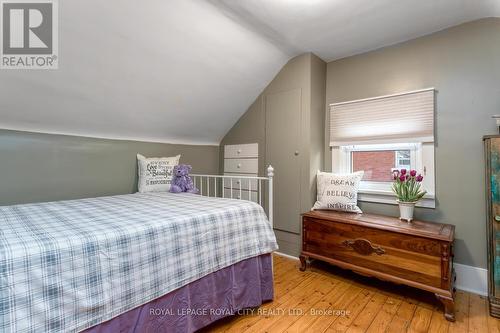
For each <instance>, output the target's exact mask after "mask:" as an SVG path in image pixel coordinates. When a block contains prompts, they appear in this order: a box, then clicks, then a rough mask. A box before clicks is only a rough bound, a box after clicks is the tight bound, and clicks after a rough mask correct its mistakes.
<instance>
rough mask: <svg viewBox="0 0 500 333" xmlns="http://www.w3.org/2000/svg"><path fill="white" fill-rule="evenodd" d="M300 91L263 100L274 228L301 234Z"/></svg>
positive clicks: (274, 95) (268, 96) (271, 95)
mask: <svg viewBox="0 0 500 333" xmlns="http://www.w3.org/2000/svg"><path fill="white" fill-rule="evenodd" d="M301 99H302V97H301V90H300V89H293V90H288V91H284V92H279V93H274V94H269V95H267V96H266V97H265V111H266V164H271V165H272V166H273V167H274V168H275V170H276V172H275V178H274V228H275V229H278V230H283V231H288V232H293V233H296V234H299V233H300V216H299V214H300V213H301V212H300V151H299V146H300V128H301V108H302V107H301V104H302V101H301Z"/></svg>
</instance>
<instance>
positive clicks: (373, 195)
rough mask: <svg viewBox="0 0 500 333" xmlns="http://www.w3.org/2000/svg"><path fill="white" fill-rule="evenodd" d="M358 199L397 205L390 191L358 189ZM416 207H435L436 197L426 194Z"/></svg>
mask: <svg viewBox="0 0 500 333" xmlns="http://www.w3.org/2000/svg"><path fill="white" fill-rule="evenodd" d="M358 200H359V201H362V202H376V203H383V204H389V205H397V204H398V203H397V202H396V196H395V195H394V193H393V192H392V191H377V190H368V189H360V190H359V191H358ZM415 206H416V207H425V208H436V197H435V195H434V194H426V195H425V196H424V197H423V198H422V199H421V200H420V201H419V202H417V204H416V205H415Z"/></svg>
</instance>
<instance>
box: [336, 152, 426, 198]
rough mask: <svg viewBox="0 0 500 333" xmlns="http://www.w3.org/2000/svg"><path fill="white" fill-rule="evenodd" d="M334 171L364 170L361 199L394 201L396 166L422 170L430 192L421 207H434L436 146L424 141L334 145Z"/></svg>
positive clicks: (423, 183)
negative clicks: (393, 179)
mask: <svg viewBox="0 0 500 333" xmlns="http://www.w3.org/2000/svg"><path fill="white" fill-rule="evenodd" d="M332 166H333V167H332V170H333V172H337V173H350V172H355V171H360V170H363V171H364V172H365V174H364V176H363V180H362V181H361V185H360V190H359V192H360V195H359V200H360V201H370V202H382V203H394V195H393V193H392V190H391V186H392V172H393V171H394V170H395V169H408V170H410V169H415V170H417V172H420V173H422V175H423V176H424V181H423V182H422V186H423V187H424V188H425V189H426V190H427V192H428V194H427V195H426V197H424V199H423V200H422V201H421V202H420V203H419V206H424V207H431V208H434V207H435V203H434V198H435V196H434V172H433V170H434V145H433V144H425V143H399V144H371V145H352V146H339V147H333V148H332Z"/></svg>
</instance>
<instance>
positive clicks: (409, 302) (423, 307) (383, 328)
mask: <svg viewBox="0 0 500 333" xmlns="http://www.w3.org/2000/svg"><path fill="white" fill-rule="evenodd" d="M298 267H299V263H298V262H297V261H295V260H291V259H289V258H285V257H280V258H279V259H275V260H274V269H275V270H274V275H275V280H274V282H275V299H274V301H272V302H268V303H265V304H263V305H262V306H261V307H259V308H258V309H252V310H249V311H247V312H246V314H245V315H238V316H234V317H233V318H226V319H223V320H221V321H220V322H218V323H215V324H213V325H211V326H209V327H208V328H206V329H203V330H201V332H210V333H211V332H221V333H222V332H238V333H239V332H248V333H250V332H259V333H260V332H269V333H275V332H276V333H281V332H287V333H298V332H301V333H302V332H309V333H313V332H314V333H323V332H387V333H391V332H394V333H403V332H431V333H434V332H437V333H441V332H450V333H452V332H461V333H466V332H492V333H500V320H498V319H496V318H493V317H490V316H489V314H488V303H487V299H486V298H484V297H482V296H478V295H473V294H470V293H467V292H463V291H458V292H457V294H456V305H455V307H456V309H455V310H456V311H455V313H456V314H455V316H456V322H454V323H450V322H448V321H446V320H445V318H444V316H443V309H442V306H441V304H440V303H439V302H436V300H435V299H434V296H433V295H432V294H430V293H423V292H422V291H419V290H417V289H413V288H409V287H404V286H397V285H392V284H389V283H386V282H383V281H378V280H376V279H368V278H364V277H359V276H357V275H355V274H351V273H350V272H347V271H339V270H336V269H330V268H329V266H318V267H316V268H314V267H313V269H308V270H307V271H306V272H300V271H299V269H298ZM311 309H315V310H316V311H317V310H319V309H323V310H324V309H332V310H337V312H335V313H336V314H334V315H328V314H327V315H315V314H317V312H312V311H311ZM288 310H291V311H292V312H291V313H285V314H284V315H278V314H279V313H280V312H279V311H282V312H283V311H285V312H287V311H288ZM294 310H295V311H297V310H300V311H301V312H297V313H293V311H294ZM342 311H343V312H342ZM339 314H342V315H339Z"/></svg>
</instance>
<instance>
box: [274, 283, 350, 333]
mask: <svg viewBox="0 0 500 333" xmlns="http://www.w3.org/2000/svg"><path fill="white" fill-rule="evenodd" d="M350 286H351V285H350V284H347V283H345V282H339V284H338V285H337V286H336V287H335V288H334V289H333V290H332V291H330V292H329V293H328V294H327V295H325V297H323V298H322V299H321V300H320V301H319V302H317V303H315V304H313V306H312V307H311V308H310V309H309V311H307V312H306V313H304V315H303V316H301V317H300V318H298V320H296V321H295V322H290V323H289V325H288V327H287V328H286V329H285V330H284V331H285V332H288V333H292V332H293V333H302V332H305V331H307V330H308V328H309V327H311V325H312V323H314V321H315V320H316V319H317V318H318V317H329V316H334V315H335V314H334V311H335V310H337V309H336V308H335V300H338V299H339V298H341V297H342V296H343V295H344V294H345V293H346V292H347V290H349V287H350ZM329 312H331V313H332V314H331V315H330V314H327V313H329ZM318 313H320V314H318Z"/></svg>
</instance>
